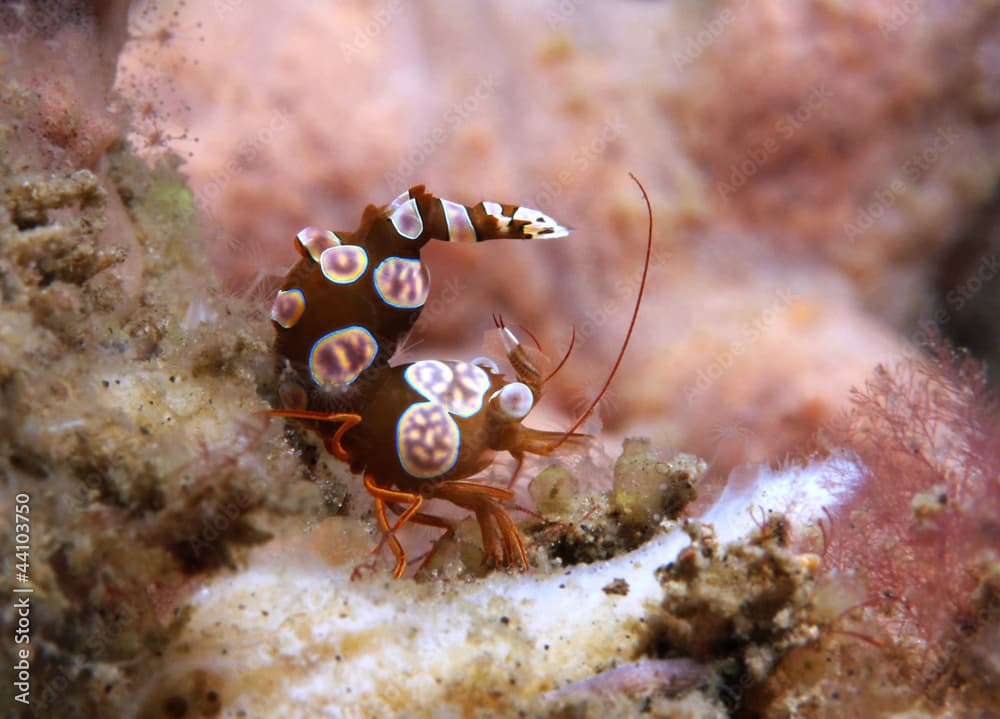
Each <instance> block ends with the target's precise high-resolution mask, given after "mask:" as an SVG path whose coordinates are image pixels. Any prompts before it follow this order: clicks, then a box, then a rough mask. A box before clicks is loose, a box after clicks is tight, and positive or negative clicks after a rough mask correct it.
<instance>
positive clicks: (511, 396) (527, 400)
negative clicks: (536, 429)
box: [490, 382, 535, 420]
mask: <svg viewBox="0 0 1000 719" xmlns="http://www.w3.org/2000/svg"><path fill="white" fill-rule="evenodd" d="M490 402H491V403H492V404H493V406H495V407H496V408H497V409H498V410H499V411H500V414H502V415H503V416H504V417H505V418H506V419H510V420H518V419H521V418H523V417H524V416H525V415H526V414H528V412H530V411H531V408H532V406H533V405H534V403H535V397H534V395H533V394H531V389H530V388H529V387H528V385H526V384H524V383H523V382H511V383H510V384H508V385H505V386H503V387H501V388H500V389H498V390H497V391H496V392H494V393H493V396H492V397H490Z"/></svg>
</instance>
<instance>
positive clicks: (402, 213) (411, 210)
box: [389, 198, 424, 240]
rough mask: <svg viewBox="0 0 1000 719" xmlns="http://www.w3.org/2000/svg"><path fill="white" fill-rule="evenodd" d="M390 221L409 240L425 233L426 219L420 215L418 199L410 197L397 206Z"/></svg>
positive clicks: (390, 216)
mask: <svg viewBox="0 0 1000 719" xmlns="http://www.w3.org/2000/svg"><path fill="white" fill-rule="evenodd" d="M389 222H391V223H392V226H393V227H394V228H396V232H398V233H399V234H400V235H402V236H403V237H405V238H406V239H408V240H415V239H417V238H418V237H420V235H421V234H423V231H424V221H423V219H421V217H420V209H419V208H418V207H417V201H416V200H414V199H412V198H411V199H409V200H407V201H406V202H403V203H402V204H400V205H399V206H398V207H396V208H395V209H394V210H393V211H392V214H391V215H389Z"/></svg>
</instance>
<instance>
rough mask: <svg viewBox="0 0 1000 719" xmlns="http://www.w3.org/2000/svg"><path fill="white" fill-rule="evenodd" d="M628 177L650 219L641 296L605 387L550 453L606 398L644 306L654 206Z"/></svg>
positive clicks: (644, 191) (633, 179)
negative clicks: (643, 297) (605, 394)
mask: <svg viewBox="0 0 1000 719" xmlns="http://www.w3.org/2000/svg"><path fill="white" fill-rule="evenodd" d="M628 176H629V177H631V178H632V181H633V182H634V183H635V184H637V185H638V186H639V191H640V192H642V199H643V201H644V202H645V203H646V215H647V216H648V217H649V231H648V234H647V238H646V260H645V262H643V265H642V279H641V280H640V281H639V296H638V297H636V298H635V309H633V310H632V320H631V321H630V322H629V324H628V332H626V333H625V341H624V342H622V348H621V351H619V352H618V359H616V360H615V365H614V367H612V368H611V374H609V375H608V379H607V380H605V382H604V386H603V387H601V391H600V392H598V393H597V396H596V397H595V398H594V401H593V402H591V403H590V407H588V408H587V411H586V412H584V413H583V414H581V415H580V418H579V419H578V420H576V423H575V424H574V425H573V426H572V427H570V428H569V431H567V432H566V433H565V434H564V435H563V436H562V437H560V438H559V441H557V442H556V443H555V444H553V445H551V446H550V447H548V448H547V451H548V452H554V451H555V450H556V449H558V448H559V446H560V445H562V443H563V442H565V441H566V440H567V439H569V437H570V436H571V435H572V434H573V433H574V432H576V430H578V429H580V425H582V424H583V423H584V422H586V421H587V418H588V417H590V415H591V414H593V412H594V410H595V409H597V403H598V402H600V401H601V399H603V398H604V393H605V392H607V391H608V387H610V386H611V380H613V379H614V378H615V373H617V372H618V368H619V367H620V366H621V363H622V359H623V358H624V357H625V350H626V348H627V347H628V343H629V340H631V339H632V330H634V329H635V321H636V319H637V318H638V317H639V306H640V305H641V304H642V294H643V292H644V291H645V290H646V276H647V275H648V274H649V262H650V258H651V257H652V256H653V206H652V205H651V204H650V202H649V195H648V194H647V193H646V188H645V187H643V186H642V183H641V182H639V178H638V177H636V176H635V175H634V174H633V173H631V172H630V173H628Z"/></svg>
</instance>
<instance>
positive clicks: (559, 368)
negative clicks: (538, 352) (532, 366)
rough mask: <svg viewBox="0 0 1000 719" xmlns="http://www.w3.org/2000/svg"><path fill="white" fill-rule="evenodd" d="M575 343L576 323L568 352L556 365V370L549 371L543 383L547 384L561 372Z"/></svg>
mask: <svg viewBox="0 0 1000 719" xmlns="http://www.w3.org/2000/svg"><path fill="white" fill-rule="evenodd" d="M575 344H576V326H575V325H574V326H573V333H572V334H571V335H570V338H569V347H567V348H566V354H564V355H563V358H562V359H561V360H559V364H557V365H556V368H555V369H554V370H552V371H551V372H549V374H548V376H546V377H545V379H543V380H542V384H545V383H546V382H548V381H549V380H550V379H552V378H553V377H555V376H556V374H557V373H558V372H559V370H561V369H562V368H563V365H564V364H566V360H568V359H569V356H570V354H572V352H573V345H575Z"/></svg>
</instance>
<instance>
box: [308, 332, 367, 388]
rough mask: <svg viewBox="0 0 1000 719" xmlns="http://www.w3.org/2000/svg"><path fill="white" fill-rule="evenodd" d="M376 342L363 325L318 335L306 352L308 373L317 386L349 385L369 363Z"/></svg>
mask: <svg viewBox="0 0 1000 719" xmlns="http://www.w3.org/2000/svg"><path fill="white" fill-rule="evenodd" d="M377 353H378V343H377V342H376V341H375V338H374V337H372V333H371V332H369V331H368V330H366V329H365V328H364V327H360V326H357V325H355V326H353V327H345V328H344V329H342V330H337V331H335V332H331V333H329V334H328V335H324V336H323V337H321V338H320V339H319V340H318V341H317V342H316V344H314V345H313V347H312V350H311V351H310V352H309V373H310V374H311V375H312V378H313V381H314V382H315V383H316V384H318V385H319V386H320V387H326V388H333V387H343V386H346V385H349V384H350V383H351V382H353V381H354V380H356V379H357V378H358V376H359V375H360V374H361V373H362V372H364V371H365V370H366V369H368V368H369V367H370V366H371V363H372V362H374V361H375V355H376V354H377Z"/></svg>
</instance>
